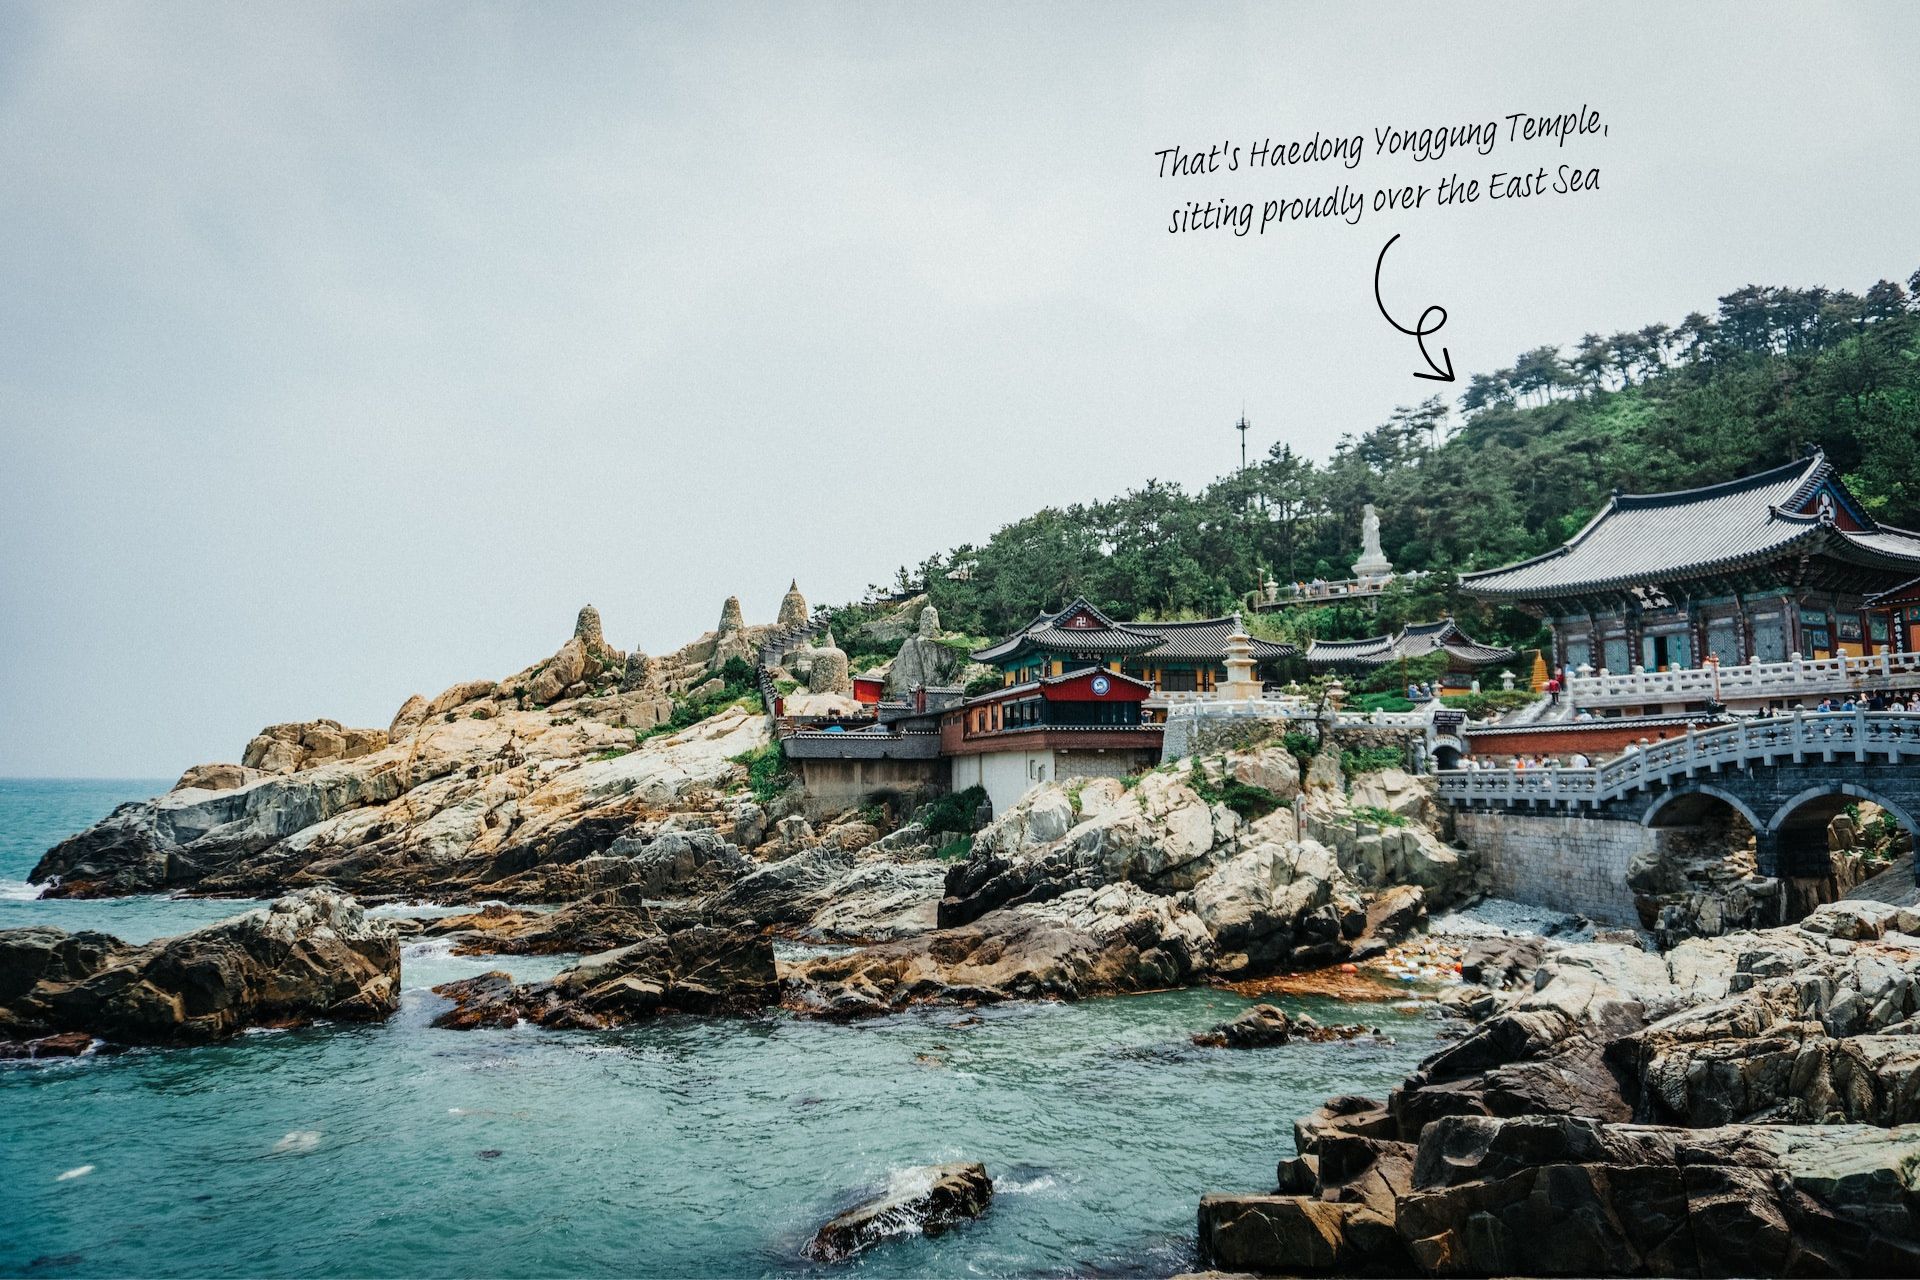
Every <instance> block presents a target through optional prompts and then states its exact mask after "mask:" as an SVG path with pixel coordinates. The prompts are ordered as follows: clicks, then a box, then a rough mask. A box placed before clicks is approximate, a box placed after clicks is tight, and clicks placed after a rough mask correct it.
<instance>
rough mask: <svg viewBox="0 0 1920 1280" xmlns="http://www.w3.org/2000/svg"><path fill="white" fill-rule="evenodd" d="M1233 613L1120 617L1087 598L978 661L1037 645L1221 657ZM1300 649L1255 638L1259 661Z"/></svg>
mask: <svg viewBox="0 0 1920 1280" xmlns="http://www.w3.org/2000/svg"><path fill="white" fill-rule="evenodd" d="M1233 628H1234V620H1233V619H1232V618H1230V617H1229V618H1203V619H1201V620H1200V621H1197V622H1115V621H1114V620H1113V619H1111V618H1109V617H1108V616H1107V615H1106V614H1104V613H1102V612H1101V611H1100V610H1098V609H1096V608H1094V607H1093V606H1092V605H1090V604H1088V603H1087V602H1086V601H1085V600H1084V599H1080V598H1076V599H1075V600H1074V601H1073V603H1072V604H1069V605H1068V606H1067V607H1066V608H1064V609H1061V610H1060V611H1059V612H1057V613H1042V614H1039V615H1037V616H1035V618H1034V620H1033V621H1032V622H1029V623H1028V624H1027V625H1026V626H1025V627H1022V628H1021V629H1020V630H1019V631H1016V632H1014V633H1013V634H1012V635H1010V636H1008V637H1007V638H1006V639H1004V640H1002V641H1000V642H999V643H997V644H993V645H989V646H988V647H987V648H985V649H979V650H976V651H975V652H974V654H973V655H972V656H973V660H974V661H975V662H1006V661H1009V660H1011V659H1013V658H1017V657H1019V656H1021V655H1022V654H1027V653H1032V652H1034V651H1036V650H1042V649H1045V650H1052V651H1054V652H1056V653H1101V654H1109V655H1112V656H1114V657H1141V658H1157V659H1160V660H1163V661H1169V662H1184V661H1191V662H1205V661H1209V660H1212V661H1216V662H1217V661H1221V660H1223V659H1224V658H1225V656H1226V650H1227V637H1228V636H1230V635H1232V634H1233ZM1298 652H1299V650H1297V649H1295V648H1294V647H1293V646H1292V645H1290V644H1275V643H1274V642H1272V641H1270V640H1254V641H1253V656H1254V660H1255V661H1257V662H1264V661H1267V660H1270V659H1273V658H1290V657H1293V656H1294V655H1295V654H1297V653H1298Z"/></svg>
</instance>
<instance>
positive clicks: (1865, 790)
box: [1754, 779, 1920, 835]
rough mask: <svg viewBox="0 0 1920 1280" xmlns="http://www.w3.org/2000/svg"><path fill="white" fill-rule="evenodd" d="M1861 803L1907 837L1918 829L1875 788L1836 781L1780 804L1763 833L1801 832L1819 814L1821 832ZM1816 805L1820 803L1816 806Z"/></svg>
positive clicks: (1911, 819)
mask: <svg viewBox="0 0 1920 1280" xmlns="http://www.w3.org/2000/svg"><path fill="white" fill-rule="evenodd" d="M1861 800H1865V801H1867V802H1868V803H1870V804H1877V805H1879V806H1880V807H1881V808H1882V809H1885V810H1886V811H1887V812H1888V813H1890V814H1892V815H1893V816H1894V819H1895V820H1896V821H1898V822H1899V824H1900V825H1901V826H1903V827H1905V828H1906V829H1907V833H1908V834H1909V835H1914V834H1916V832H1920V827H1916V825H1915V823H1914V819H1913V815H1912V814H1911V813H1910V812H1908V811H1907V809H1906V808H1905V807H1904V806H1902V805H1901V804H1900V803H1899V802H1898V801H1895V800H1890V799H1888V798H1887V797H1886V795H1885V794H1883V793H1882V792H1880V791H1879V790H1877V789H1876V788H1873V787H1863V786H1861V785H1860V784H1859V783H1857V782H1842V781H1839V780H1837V779H1836V780H1835V781H1833V782H1827V783H1821V784H1819V785H1817V786H1811V787H1808V788H1807V789H1806V790H1804V791H1802V792H1800V794H1798V795H1796V796H1793V797H1792V798H1791V799H1788V800H1787V801H1785V802H1784V803H1782V804H1781V805H1780V807H1779V808H1777V809H1775V810H1774V811H1773V817H1772V818H1770V819H1768V821H1767V824H1766V826H1765V828H1764V830H1766V831H1767V832H1769V833H1774V832H1779V831H1783V830H1786V829H1788V826H1789V824H1790V823H1791V824H1792V825H1793V826H1794V827H1801V828H1804V827H1805V826H1807V825H1808V822H1807V821H1806V819H1809V818H1812V817H1814V816H1816V815H1817V814H1819V813H1821V812H1824V813H1825V814H1826V817H1825V819H1824V821H1822V822H1821V828H1822V829H1823V830H1824V829H1825V826H1826V823H1828V822H1831V821H1833V816H1834V814H1837V813H1839V812H1840V811H1841V810H1842V809H1844V808H1846V807H1847V806H1848V805H1849V804H1852V803H1855V802H1857V801H1861ZM1816 801H1819V802H1823V803H1820V804H1817V805H1816V804H1815V802H1816ZM1826 802H1831V803H1826ZM1796 817H1799V818H1801V819H1802V820H1801V821H1798V822H1796V821H1794V819H1795V818H1796ZM1754 829H1755V830H1762V829H1763V828H1760V827H1758V826H1756V827H1755V828H1754Z"/></svg>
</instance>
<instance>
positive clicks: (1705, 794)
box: [1640, 782, 1768, 833]
mask: <svg viewBox="0 0 1920 1280" xmlns="http://www.w3.org/2000/svg"><path fill="white" fill-rule="evenodd" d="M1716 800H1717V801H1719V802H1720V803H1721V804H1724V805H1726V806H1727V807H1728V808H1729V809H1732V810H1733V811H1734V812H1735V813H1737V814H1739V815H1740V816H1741V817H1742V818H1744V819H1745V820H1746V823H1747V825H1748V826H1749V827H1751V828H1752V829H1753V830H1754V831H1755V832H1756V833H1757V832H1761V831H1765V830H1768V827H1767V824H1766V823H1765V822H1763V821H1762V820H1761V818H1760V815H1759V814H1757V813H1755V812H1754V810H1753V806H1752V805H1749V804H1748V803H1747V802H1746V801H1745V800H1742V799H1741V798H1740V797H1739V796H1737V795H1735V794H1734V793H1733V792H1731V791H1728V790H1726V789H1725V788H1723V787H1716V786H1713V785H1711V784H1710V783H1704V782H1690V783H1684V784H1682V785H1680V786H1678V787H1674V788H1671V789H1669V790H1668V791H1666V792H1665V793H1664V794H1662V795H1660V796H1657V797H1656V798H1655V799H1654V801H1653V803H1652V804H1650V805H1648V806H1647V811H1646V812H1645V813H1643V814H1642V815H1640V825H1641V826H1643V827H1697V826H1700V825H1701V824H1702V822H1703V820H1705V819H1706V818H1708V817H1709V816H1710V815H1711V812H1712V809H1713V806H1712V805H1711V803H1709V802H1710V801H1716Z"/></svg>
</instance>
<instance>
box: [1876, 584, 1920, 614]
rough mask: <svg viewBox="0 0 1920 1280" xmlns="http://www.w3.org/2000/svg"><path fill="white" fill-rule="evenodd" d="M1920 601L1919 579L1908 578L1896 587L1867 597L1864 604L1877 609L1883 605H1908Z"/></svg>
mask: <svg viewBox="0 0 1920 1280" xmlns="http://www.w3.org/2000/svg"><path fill="white" fill-rule="evenodd" d="M1914 601H1920V578H1909V579H1908V580H1907V581H1905V582H1903V583H1901V584H1900V585H1899V586H1897V587H1888V588H1887V589H1886V590H1885V591H1882V592H1880V593H1879V594H1877V595H1871V596H1868V597H1867V599H1866V604H1867V605H1868V606H1869V607H1873V608H1878V607H1879V606H1881V605H1885V604H1909V603H1912V602H1914Z"/></svg>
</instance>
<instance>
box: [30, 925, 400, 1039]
mask: <svg viewBox="0 0 1920 1280" xmlns="http://www.w3.org/2000/svg"><path fill="white" fill-rule="evenodd" d="M399 996H400V944H399V939H398V936H397V934H396V933H395V932H394V929H393V927H392V926H391V925H390V924H387V923H384V922H380V921H375V920H371V919H369V918H368V917H367V915H366V913H365V912H364V911H362V910H361V908H360V905H359V904H358V903H356V902H355V901H354V900H353V899H351V898H348V897H344V896H342V895H340V894H337V893H332V892H328V891H326V890H323V889H308V890H304V891H302V892H300V893H295V894H290V895H288V896H287V897H284V898H281V899H279V900H277V901H275V902H274V903H273V904H272V905H271V906H267V907H262V908H259V909H257V910H254V911H249V912H247V913H246V914H245V915H241V916H237V917H235V918H233V919H231V920H223V921H221V922H220V923H218V924H214V925H209V926H207V927H206V928H204V929H198V930H195V931H194V932H192V933H187V934H182V935H180V936H179V937H177V938H163V939H161V940H159V941H157V942H152V943H148V944H146V945H144V946H131V945H129V944H127V943H124V942H121V941H119V940H118V939H116V938H112V937H109V936H107V935H106V934H102V933H73V934H70V933H66V932H64V931H63V930H60V929H54V928H48V927H44V926H42V927H35V928H28V929H9V930H4V931H0V1041H15V1042H21V1041H34V1040H39V1039H42V1038H44V1037H49V1036H53V1035H55V1034H57V1033H82V1034H85V1035H88V1036H94V1037H98V1038H99V1039H102V1040H106V1041H108V1042H111V1043H115V1044H189V1043H196V1042H201V1041H207V1040H216V1039H220V1038H222V1037H224V1036H229V1035H232V1034H234V1033H235V1032H237V1031H241V1030H243V1029H245V1028H247V1027H256V1026H271V1027H284V1026H296V1025H299V1024H301V1023H305V1022H311V1021H312V1020H314V1019H315V1018H336V1019H373V1018H384V1017H385V1016H387V1015H388V1014H390V1013H392V1012H393V1011H394V1010H395V1009H396V1008H397V1007H398V1006H399Z"/></svg>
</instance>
